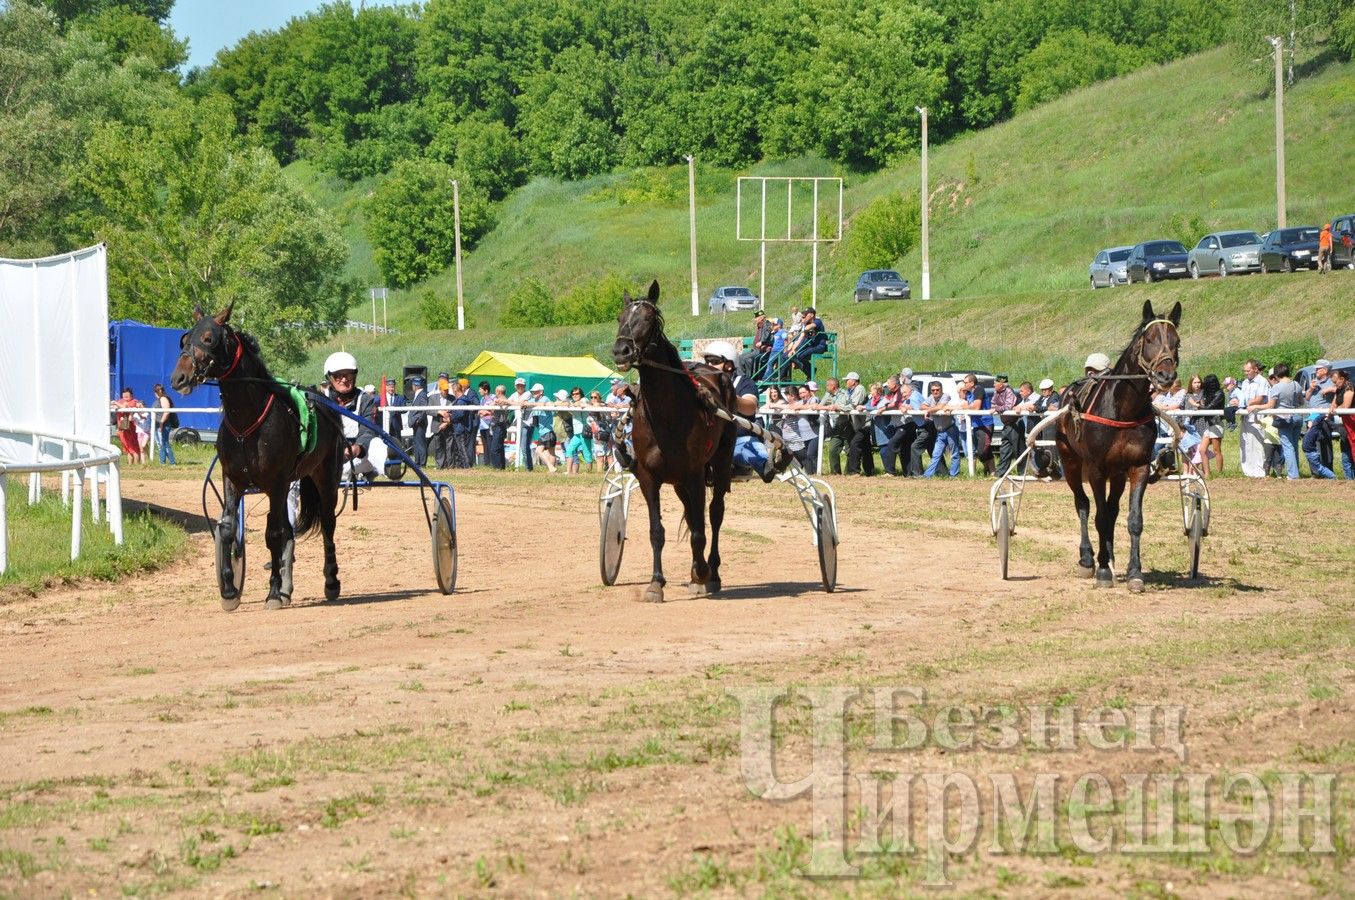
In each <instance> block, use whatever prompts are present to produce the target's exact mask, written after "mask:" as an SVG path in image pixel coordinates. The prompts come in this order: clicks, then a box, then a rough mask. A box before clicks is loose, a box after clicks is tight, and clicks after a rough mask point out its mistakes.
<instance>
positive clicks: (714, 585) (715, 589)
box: [706, 579, 722, 594]
mask: <svg viewBox="0 0 1355 900" xmlns="http://www.w3.org/2000/svg"><path fill="white" fill-rule="evenodd" d="M721 587H722V584H721V582H720V581H719V580H718V579H717V580H715V581H707V582H706V593H707V594H718V593H720V588H721Z"/></svg>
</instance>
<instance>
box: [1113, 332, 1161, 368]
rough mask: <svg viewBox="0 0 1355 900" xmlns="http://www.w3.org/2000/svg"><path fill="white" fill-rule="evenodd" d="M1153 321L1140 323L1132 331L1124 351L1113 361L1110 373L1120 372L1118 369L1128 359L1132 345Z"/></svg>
mask: <svg viewBox="0 0 1355 900" xmlns="http://www.w3.org/2000/svg"><path fill="white" fill-rule="evenodd" d="M1154 321H1156V320H1155V319H1154V320H1150V321H1147V322H1140V323H1139V324H1138V326H1137V327H1136V328H1135V329H1134V333H1133V334H1131V335H1130V336H1129V343H1127V344H1125V345H1124V349H1123V350H1121V351H1120V355H1119V356H1118V357H1117V358H1116V360H1115V365H1114V366H1112V367H1111V371H1112V372H1118V371H1120V367H1121V366H1123V365H1124V364H1125V361H1126V360H1127V359H1128V357H1129V351H1130V350H1133V349H1134V345H1135V344H1137V343H1138V342H1139V339H1140V338H1142V337H1143V333H1144V331H1146V330H1147V329H1148V326H1149V325H1151V324H1153V322H1154Z"/></svg>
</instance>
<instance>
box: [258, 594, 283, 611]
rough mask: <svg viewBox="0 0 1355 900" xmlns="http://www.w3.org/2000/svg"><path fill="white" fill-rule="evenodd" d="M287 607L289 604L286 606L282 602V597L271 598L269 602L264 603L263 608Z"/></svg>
mask: <svg viewBox="0 0 1355 900" xmlns="http://www.w3.org/2000/svg"><path fill="white" fill-rule="evenodd" d="M286 605H287V604H285V603H283V602H282V598H281V597H269V598H268V599H267V600H265V601H264V604H263V608H264V609H282V608H283V607H284V606H286Z"/></svg>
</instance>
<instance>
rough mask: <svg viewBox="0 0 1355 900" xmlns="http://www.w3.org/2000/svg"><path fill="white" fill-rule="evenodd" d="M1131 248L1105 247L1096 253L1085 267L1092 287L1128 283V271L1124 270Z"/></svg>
mask: <svg viewBox="0 0 1355 900" xmlns="http://www.w3.org/2000/svg"><path fill="white" fill-rule="evenodd" d="M1133 249H1134V248H1133V247H1107V248H1106V249H1104V250H1102V251H1101V252H1100V253H1098V254H1096V259H1094V260H1092V264H1091V265H1090V266H1088V267H1087V272H1088V274H1089V275H1090V276H1091V282H1092V289H1093V290H1095V289H1096V288H1101V287H1115V285H1117V284H1128V283H1129V273H1128V272H1127V271H1126V270H1125V261H1126V260H1127V259H1129V251H1131V250H1133Z"/></svg>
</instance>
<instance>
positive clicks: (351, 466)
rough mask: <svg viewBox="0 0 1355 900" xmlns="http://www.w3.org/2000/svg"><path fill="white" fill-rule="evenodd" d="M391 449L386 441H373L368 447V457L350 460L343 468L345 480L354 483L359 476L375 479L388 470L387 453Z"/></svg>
mask: <svg viewBox="0 0 1355 900" xmlns="http://www.w3.org/2000/svg"><path fill="white" fill-rule="evenodd" d="M388 449H389V448H388V447H387V446H386V443H385V441H381V440H376V439H373V440H372V442H371V444H369V445H368V446H367V455H366V456H358V457H354V458H353V459H350V460H349V461H348V463H347V464H346V465H344V467H343V476H342V478H343V480H344V481H353V480H354V479H355V478H357V477H358V476H359V475H366V476H367V477H369V478H375V477H376V476H378V475H380V474H381V473H382V472H384V471H385V470H386V451H387V450H388Z"/></svg>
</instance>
